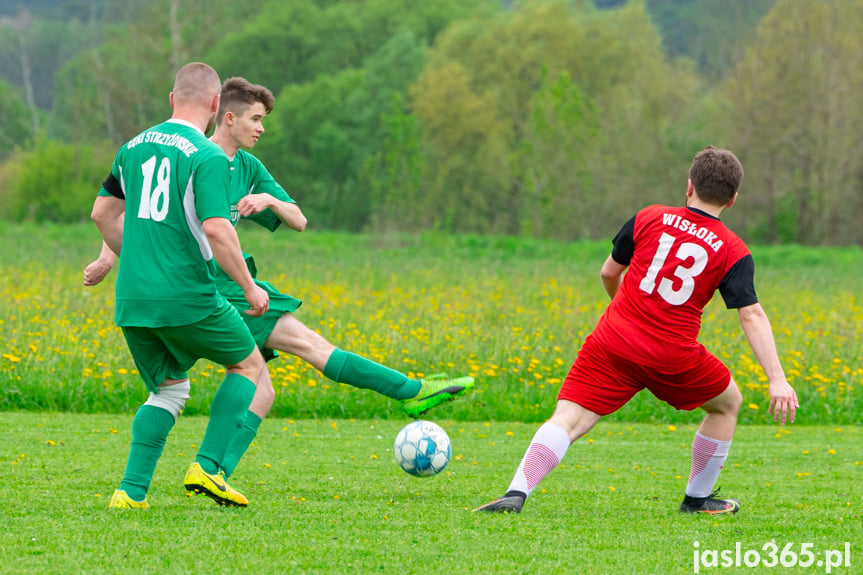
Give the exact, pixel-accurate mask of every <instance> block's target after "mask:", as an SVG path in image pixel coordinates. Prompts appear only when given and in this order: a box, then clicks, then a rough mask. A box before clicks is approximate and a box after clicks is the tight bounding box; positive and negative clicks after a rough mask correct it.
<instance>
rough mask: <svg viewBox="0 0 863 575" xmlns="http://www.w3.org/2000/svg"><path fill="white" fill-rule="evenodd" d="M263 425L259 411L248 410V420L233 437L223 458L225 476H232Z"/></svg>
mask: <svg viewBox="0 0 863 575" xmlns="http://www.w3.org/2000/svg"><path fill="white" fill-rule="evenodd" d="M260 425H261V418H260V416H259V415H258V414H257V413H254V412H252V411H247V412H246V420H245V421H244V422H243V426H242V427H241V428H240V431H238V432H237V434H236V435H234V438H233V439H231V445H229V446H228V451H227V453H225V458H224V459H222V471H224V472H225V477H226V478H227V477H230V476H231V474H232V473H233V472H234V470H235V469H236V468H237V464H238V463H240V459H241V458H242V457H243V455H244V454H245V453H246V450H247V449H249V446H250V445H251V444H252V441H254V440H255V436H256V435H258V427H260Z"/></svg>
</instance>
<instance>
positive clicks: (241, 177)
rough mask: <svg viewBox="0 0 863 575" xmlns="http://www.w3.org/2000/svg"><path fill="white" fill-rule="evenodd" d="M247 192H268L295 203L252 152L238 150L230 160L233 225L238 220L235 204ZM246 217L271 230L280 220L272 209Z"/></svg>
mask: <svg viewBox="0 0 863 575" xmlns="http://www.w3.org/2000/svg"><path fill="white" fill-rule="evenodd" d="M249 194H270V195H271V196H273V197H274V198H276V199H277V200H281V201H283V202H291V203H296V202H294V200H293V199H292V198H291V197H290V196H289V195H288V193H287V192H286V191H285V190H284V188H282V186H280V185H279V184H278V182H276V180H275V179H273V176H271V175H270V172H268V171H267V168H265V167H264V164H262V163H261V161H260V160H259V159H258V158H256V157H255V156H253V155H252V154H250V153H248V152H246V151H244V150H238V151H237V153H236V155H235V156H234V158H233V159H232V160H231V187H230V191H229V192H228V198H229V200H230V202H231V223H233V224H234V225H235V226H236V225H237V222H238V221H239V220H240V213H239V212H238V211H237V204H239V203H240V200H242V199H243V196H247V195H249ZM247 219H249V220H252V221H253V222H255V223H256V224H258V225H260V226H263V227H265V228H267V229H268V230H270V231H271V232H274V231H276V228H278V227H279V224H281V223H282V220H280V219H279V217H278V216H277V215H276V214H275V213H273V211H272V210H264V211H262V212H259V213H257V214H254V215H251V216H249V217H248V218H247Z"/></svg>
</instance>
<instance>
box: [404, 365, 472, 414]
mask: <svg viewBox="0 0 863 575" xmlns="http://www.w3.org/2000/svg"><path fill="white" fill-rule="evenodd" d="M420 382H421V383H422V387H420V392H419V393H418V394H417V396H416V397H412V398H411V399H405V400H403V401H402V405H403V406H404V410H405V413H407V414H408V415H409V416H411V417H419V416H420V415H422V414H423V413H425V412H426V411H428V410H429V409H431V408H432V407H434V406H436V405H438V404H441V403H443V402H444V401H450V400H452V399H455V398H456V396H459V395H463V394H464V393H466V392H467V390H469V389H473V378H472V377H456V378H454V379H450V377H449V376H448V375H447V374H445V373H436V374H434V375H430V376H428V377H427V378H424V379H421V380H420Z"/></svg>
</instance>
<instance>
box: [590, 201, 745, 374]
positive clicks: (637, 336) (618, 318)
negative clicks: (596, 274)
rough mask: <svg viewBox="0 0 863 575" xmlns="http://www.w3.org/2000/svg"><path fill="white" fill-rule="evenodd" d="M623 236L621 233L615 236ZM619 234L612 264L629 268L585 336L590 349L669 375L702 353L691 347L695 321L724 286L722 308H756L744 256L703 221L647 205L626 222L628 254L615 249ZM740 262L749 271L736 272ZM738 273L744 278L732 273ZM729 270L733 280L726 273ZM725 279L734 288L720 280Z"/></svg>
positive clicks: (720, 227)
mask: <svg viewBox="0 0 863 575" xmlns="http://www.w3.org/2000/svg"><path fill="white" fill-rule="evenodd" d="M626 232H628V230H627V228H626V227H625V228H624V230H621V234H624V233H626ZM621 234H618V238H615V250H614V252H613V253H612V257H614V259H615V261H618V258H620V259H626V257H627V256H628V255H630V256H631V259H630V261H618V263H620V264H622V265H626V264H629V269H628V270H627V272H626V273H625V274H624V277H623V282H622V284H621V287H620V289H619V290H618V292H617V294H615V297H614V299H612V301H611V304H610V305H609V307H608V309H607V310H606V311H605V313H604V314H603V316H602V318H600V320H599V323H598V325H597V326H596V329H595V330H594V331H593V333H592V336H593V337H595V338H596V339H597V343H599V344H600V345H602V346H604V347H606V348H607V349H611V350H614V352H615V353H616V354H617V355H620V356H623V357H626V358H630V359H633V360H635V361H637V362H639V363H641V364H643V365H646V366H649V367H652V368H654V369H658V370H660V371H662V370H663V369H667V370H668V372H669V373H670V372H673V371H675V370H677V369H678V368H679V367H682V366H685V365H690V366H691V365H693V364H694V362H697V361H698V359H699V358H700V356H701V354H703V353H706V350H705V349H704V347H703V346H702V345H701V344H699V343H698V341H697V338H698V332H699V330H700V328H701V316H702V314H703V310H704V306H705V305H707V303H708V302H709V301H710V300H711V299H712V298H713V294H714V293H716V290H717V289H719V288H720V285H721V284H723V282H725V284H723V291H722V295H723V297H724V298H725V301H726V305H727V306H728V307H743V306H744V305H750V304H752V303H755V302H757V301H758V300H757V298H756V297H755V290H754V287H753V281H752V266H751V256H750V254H749V249H748V248H747V247H746V244H744V243H743V240H741V239H740V238H738V237H737V235H735V234H734V232H732V231H731V230H729V229H728V228H726V227H725V225H724V224H723V223H722V222H721V221H720V220H719V219H718V218H715V217H713V216H711V215H710V214H707V213H705V212H702V211H700V210H696V209H690V208H686V207H669V206H660V205H655V206H649V207H647V208H644V209H643V210H641V211H640V212H638V214H636V216H635V218H634V223H632V222H631V240H630V239H629V238H626V239H625V240H624V241H621V242H620V243H621V244H622V245H624V246H630V248H629V249H627V248H626V247H624V248H623V249H620V246H619V245H618V239H619V238H620V236H621ZM630 241H631V244H630V243H629V242H630ZM627 252H630V253H627ZM621 253H622V254H623V255H620V254H621ZM744 259H745V260H747V261H746V263H747V264H748V265H746V266H741V265H737V266H735V264H738V263H740V262H742V260H744ZM742 268H745V271H743V272H742V273H738V272H737V270H740V269H742ZM732 269H734V270H735V273H734V274H729V272H730V271H731V270H732ZM729 275H734V276H735V279H734V281H731V282H729V281H727V279H726V276H729ZM741 276H743V277H741ZM746 276H748V277H746ZM727 284H733V287H731V288H728V285H727ZM741 286H742V287H741ZM729 289H730V292H729ZM735 290H736V293H731V292H735Z"/></svg>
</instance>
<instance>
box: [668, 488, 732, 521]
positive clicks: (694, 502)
mask: <svg viewBox="0 0 863 575" xmlns="http://www.w3.org/2000/svg"><path fill="white" fill-rule="evenodd" d="M717 495H719V490H718V489H717V490H716V491H714V492H713V493H711V494H710V495H708V496H707V497H690V496H688V495H687V496H686V497H684V499H683V503H681V504H680V512H681V513H707V514H709V515H724V514H726V513H737V512H738V511H740V501H738V500H737V499H731V498H729V499H719V498H717V497H716V496H717Z"/></svg>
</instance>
